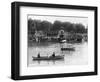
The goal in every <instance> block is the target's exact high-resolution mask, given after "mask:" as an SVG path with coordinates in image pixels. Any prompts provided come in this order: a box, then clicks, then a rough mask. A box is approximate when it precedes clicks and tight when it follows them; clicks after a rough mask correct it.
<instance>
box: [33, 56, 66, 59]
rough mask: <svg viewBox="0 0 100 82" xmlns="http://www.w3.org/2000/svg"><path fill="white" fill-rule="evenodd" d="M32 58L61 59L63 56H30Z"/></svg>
mask: <svg viewBox="0 0 100 82" xmlns="http://www.w3.org/2000/svg"><path fill="white" fill-rule="evenodd" d="M32 58H33V60H61V59H64V56H61V55H57V56H55V57H53V56H49V57H48V56H41V57H34V56H32Z"/></svg>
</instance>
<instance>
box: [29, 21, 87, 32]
mask: <svg viewBox="0 0 100 82" xmlns="http://www.w3.org/2000/svg"><path fill="white" fill-rule="evenodd" d="M61 29H63V30H64V31H65V32H74V33H87V30H88V29H87V28H85V26H84V25H83V24H81V23H71V22H61V21H59V20H55V21H54V23H53V24H52V23H51V22H49V21H41V20H32V19H29V20H28V32H29V33H31V34H34V32H35V31H36V30H37V31H43V32H52V31H53V32H57V31H59V30H61Z"/></svg>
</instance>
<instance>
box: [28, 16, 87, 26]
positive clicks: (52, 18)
mask: <svg viewBox="0 0 100 82" xmlns="http://www.w3.org/2000/svg"><path fill="white" fill-rule="evenodd" d="M30 18H31V19H33V20H34V19H36V20H41V21H43V20H47V21H49V22H51V23H54V21H55V20H59V21H61V22H71V23H82V24H83V25H84V26H85V27H87V25H88V18H87V17H75V16H72V17H69V16H47V15H44V16H43V15H28V19H30Z"/></svg>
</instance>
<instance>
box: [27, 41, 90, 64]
mask: <svg viewBox="0 0 100 82" xmlns="http://www.w3.org/2000/svg"><path fill="white" fill-rule="evenodd" d="M69 45H70V46H72V47H75V51H61V48H62V47H68V46H69ZM53 52H55V54H56V55H64V59H63V60H57V61H33V60H32V56H34V57H37V54H38V53H40V55H41V56H50V55H52V53H53ZM27 55H28V59H27V61H28V66H50V65H86V64H88V43H87V42H83V43H75V44H69V43H50V42H48V43H34V44H33V46H31V47H28V54H27Z"/></svg>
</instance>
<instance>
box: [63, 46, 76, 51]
mask: <svg viewBox="0 0 100 82" xmlns="http://www.w3.org/2000/svg"><path fill="white" fill-rule="evenodd" d="M61 50H62V51H65V50H68V51H75V48H74V47H72V48H61Z"/></svg>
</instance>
